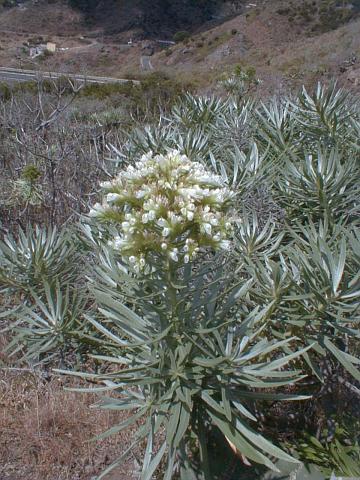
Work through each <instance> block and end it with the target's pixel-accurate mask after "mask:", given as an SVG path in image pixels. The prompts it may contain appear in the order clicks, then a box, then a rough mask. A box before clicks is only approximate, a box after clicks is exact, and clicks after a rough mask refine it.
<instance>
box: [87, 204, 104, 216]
mask: <svg viewBox="0 0 360 480" xmlns="http://www.w3.org/2000/svg"><path fill="white" fill-rule="evenodd" d="M104 212H105V209H104V207H103V206H102V205H101V203H95V205H94V206H93V208H92V209H91V210H90V212H89V217H98V216H99V215H101V214H102V213H104Z"/></svg>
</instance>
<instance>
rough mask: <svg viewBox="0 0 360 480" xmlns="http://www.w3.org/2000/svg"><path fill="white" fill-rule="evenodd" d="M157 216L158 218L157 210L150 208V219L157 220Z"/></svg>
mask: <svg viewBox="0 0 360 480" xmlns="http://www.w3.org/2000/svg"><path fill="white" fill-rule="evenodd" d="M155 218H156V212H155V210H150V211H149V213H148V219H149V220H150V221H153V220H155Z"/></svg>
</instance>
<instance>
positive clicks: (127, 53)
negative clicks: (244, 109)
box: [0, 0, 360, 94]
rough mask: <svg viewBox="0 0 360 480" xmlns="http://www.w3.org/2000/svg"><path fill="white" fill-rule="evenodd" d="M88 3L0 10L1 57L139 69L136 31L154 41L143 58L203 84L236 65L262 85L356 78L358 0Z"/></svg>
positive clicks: (42, 64)
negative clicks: (52, 46)
mask: <svg viewBox="0 0 360 480" xmlns="http://www.w3.org/2000/svg"><path fill="white" fill-rule="evenodd" d="M204 3H205V4H206V8H205V7H204V6H203V7H204V8H202V7H201V4H204ZM95 4H96V5H95ZM95 4H94V5H95V6H94V9H92V11H91V12H92V13H91V18H90V17H89V12H88V11H83V10H81V9H74V8H71V7H70V5H69V3H68V1H67V0H52V2H51V3H49V2H47V1H45V0H43V1H38V2H34V1H27V2H25V3H23V4H22V5H21V6H20V7H15V8H11V9H3V10H2V11H0V65H3V66H19V65H21V66H24V67H27V68H42V69H52V70H57V71H62V72H81V73H94V74H104V75H112V76H124V75H128V76H130V77H136V76H138V75H141V74H143V73H144V69H143V67H142V65H143V62H142V61H141V60H142V58H143V56H144V55H146V54H148V52H149V50H148V49H145V50H144V42H142V41H141V40H139V41H138V42H136V39H137V38H139V39H148V40H149V41H150V42H152V43H151V49H150V50H151V51H154V55H153V56H151V62H146V64H147V65H150V66H151V67H152V68H153V69H154V70H160V71H164V72H166V73H168V74H170V75H175V76H176V77H177V78H184V79H186V80H192V81H195V82H197V83H198V84H199V86H200V87H201V88H204V87H205V88H206V87H207V86H209V85H211V84H212V85H213V84H214V83H216V81H217V80H218V79H220V78H221V77H222V75H223V73H224V72H225V73H226V72H227V73H230V72H232V71H233V70H234V67H235V66H236V65H240V66H241V67H243V68H249V67H251V68H253V69H255V70H256V75H257V76H258V77H259V78H260V79H261V80H262V84H261V90H262V91H263V92H264V93H266V94H267V93H269V92H270V93H274V92H277V91H279V90H283V89H286V90H287V89H289V88H291V87H294V86H298V85H301V84H303V83H304V84H313V83H314V82H316V81H318V80H330V79H332V78H336V79H338V80H339V81H340V83H343V84H346V85H348V86H349V87H351V88H355V89H357V88H358V83H359V82H360V70H359V68H360V64H359V66H358V60H357V59H358V58H359V59H360V35H359V34H360V19H359V13H360V0H356V1H351V2H350V0H342V1H341V2H336V1H332V0H317V1H316V2H312V3H311V5H310V2H306V1H305V0H304V1H303V0H300V1H297V2H290V3H289V2H287V1H284V0H258V1H257V2H256V5H255V3H254V4H253V3H251V4H250V3H247V2H243V1H241V0H238V1H233V2H227V1H215V0H214V1H210V2H206V1H205V0H203V2H200V1H199V2H194V1H190V0H184V1H183V0H182V1H180V0H175V1H170V0H169V1H167V2H165V0H159V1H154V2H152V8H151V9H149V8H147V9H145V7H146V5H148V2H145V0H132V1H131V2H130V1H128V0H122V2H119V1H117V0H99V1H97V0H96V1H95ZM165 4H166V5H165ZM313 4H315V6H314V5H313ZM164 5H165V7H166V6H167V7H166V8H165V7H164ZM189 12H190V13H191V14H190V13H189ZM334 12H335V13H336V15H335V16H334V15H333V14H334ZM10 27H11V31H9V29H10ZM185 27H186V28H187V29H188V31H189V33H191V36H190V38H189V39H188V40H186V41H185V42H180V43H178V44H177V45H174V46H171V47H170V48H166V49H161V48H160V45H159V44H158V43H156V42H155V41H154V40H158V39H165V38H172V35H173V33H174V32H175V31H177V30H178V29H180V28H185ZM39 35H41V36H42V37H43V40H44V41H46V40H52V41H54V42H56V43H57V46H58V49H57V52H56V53H55V55H51V56H47V57H46V58H42V57H41V58H36V59H32V60H31V59H30V58H29V53H28V51H27V49H26V47H24V43H26V42H27V41H28V39H29V37H30V38H31V37H35V36H39ZM130 39H133V40H134V42H133V44H132V46H131V47H130V46H128V45H127V42H128V40H130ZM145 46H146V44H145ZM150 53H152V52H150ZM151 67H150V68H151Z"/></svg>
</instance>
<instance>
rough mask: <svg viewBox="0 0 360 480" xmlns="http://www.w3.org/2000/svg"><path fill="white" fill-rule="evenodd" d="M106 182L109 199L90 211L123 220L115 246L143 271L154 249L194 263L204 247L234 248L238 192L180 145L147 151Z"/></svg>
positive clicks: (99, 215)
mask: <svg viewBox="0 0 360 480" xmlns="http://www.w3.org/2000/svg"><path fill="white" fill-rule="evenodd" d="M101 186H102V188H103V190H104V193H105V196H104V201H103V203H102V204H99V203H98V204H96V205H95V206H94V208H93V209H92V210H91V211H90V216H91V217H97V218H100V219H102V220H108V221H110V222H111V223H112V224H115V225H118V230H119V235H118V236H116V237H115V238H114V239H113V240H112V241H111V245H112V246H113V247H114V249H115V250H117V251H119V252H120V253H121V255H122V257H123V258H124V259H128V261H129V263H130V264H133V267H134V269H135V271H137V272H139V271H140V270H143V269H144V268H145V266H146V264H147V263H148V261H149V262H151V260H152V259H151V257H152V256H153V255H154V254H160V255H161V256H164V257H167V258H168V259H171V260H172V261H174V262H180V263H181V262H184V263H189V261H191V260H193V259H194V258H195V257H196V255H197V253H198V252H199V251H200V249H202V248H205V247H211V248H212V249H214V250H218V249H224V250H227V249H229V245H230V241H229V233H230V231H231V222H230V220H229V217H228V216H227V215H226V212H227V211H228V208H229V205H230V200H231V197H232V192H231V191H230V190H229V189H228V188H227V187H226V186H225V185H224V183H223V181H222V179H221V177H219V176H217V175H214V174H213V173H211V172H210V171H208V170H207V169H206V168H205V167H204V166H203V165H202V164H201V163H198V162H192V161H191V160H189V159H188V158H187V157H186V156H185V155H181V154H180V153H179V152H178V151H176V150H173V151H171V152H169V153H168V154H166V155H156V156H154V155H153V154H152V153H149V154H147V155H144V156H143V157H142V158H141V160H140V161H138V162H137V163H135V165H134V166H133V165H130V166H128V167H127V168H126V169H125V170H124V171H122V172H120V173H119V174H118V175H117V176H116V177H115V178H114V179H113V180H112V181H108V182H104V183H102V184H101Z"/></svg>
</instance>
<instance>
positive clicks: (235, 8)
mask: <svg viewBox="0 0 360 480" xmlns="http://www.w3.org/2000/svg"><path fill="white" fill-rule="evenodd" d="M69 2H70V5H71V6H73V7H74V8H77V9H78V10H80V11H82V12H83V14H84V16H85V22H87V23H88V24H89V25H93V26H95V25H97V26H102V27H104V28H105V31H106V33H108V34H114V33H116V34H117V33H121V32H124V31H128V30H133V31H136V32H137V34H138V36H140V37H141V36H143V37H144V36H146V37H147V38H151V37H158V36H159V35H161V36H163V37H172V36H173V34H174V33H175V32H177V31H179V30H190V31H193V30H194V29H195V28H199V27H200V26H202V25H203V24H204V23H207V22H209V21H211V20H213V19H214V18H217V17H219V16H221V17H224V16H227V15H231V14H235V13H240V12H241V11H242V10H243V9H244V7H245V4H246V0H235V1H234V0H233V1H228V0H151V1H150V0H69Z"/></svg>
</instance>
